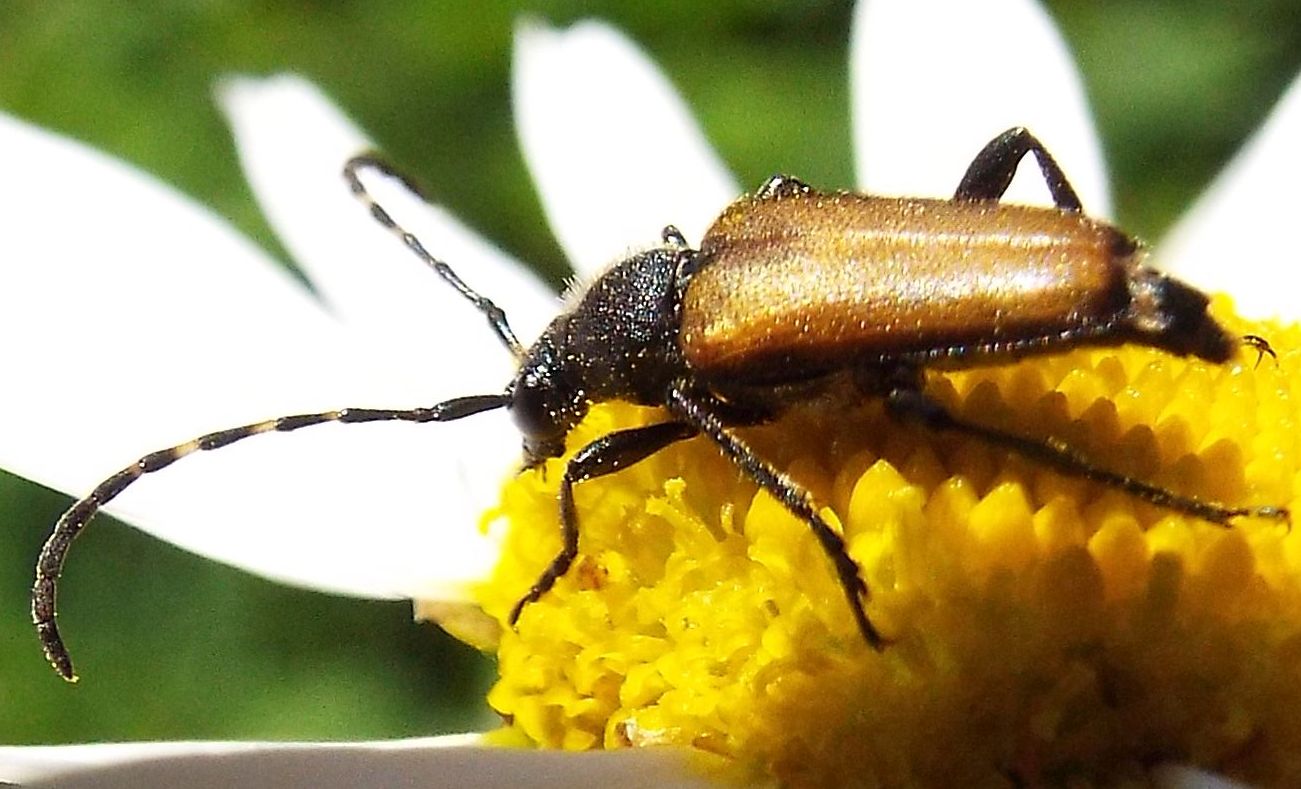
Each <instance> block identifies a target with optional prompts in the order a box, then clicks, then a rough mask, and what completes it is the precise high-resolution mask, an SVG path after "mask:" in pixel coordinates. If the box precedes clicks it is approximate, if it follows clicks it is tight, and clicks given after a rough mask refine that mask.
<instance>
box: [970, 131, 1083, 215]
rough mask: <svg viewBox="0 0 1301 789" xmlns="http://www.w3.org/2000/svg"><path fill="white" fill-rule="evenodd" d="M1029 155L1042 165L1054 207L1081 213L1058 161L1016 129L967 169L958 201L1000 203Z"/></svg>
mask: <svg viewBox="0 0 1301 789" xmlns="http://www.w3.org/2000/svg"><path fill="white" fill-rule="evenodd" d="M1027 153H1033V154H1034V158H1035V159H1036V160H1037V161H1038V162H1039V172H1041V173H1043V177H1044V181H1045V182H1046V183H1047V184H1048V191H1049V193H1050V194H1052V196H1053V204H1055V205H1056V206H1057V207H1058V208H1060V209H1062V210H1063V211H1076V212H1078V211H1080V210H1081V209H1082V206H1081V205H1080V198H1079V195H1077V194H1075V188H1074V187H1072V186H1071V182H1070V181H1068V180H1066V173H1064V172H1062V168H1061V167H1060V166H1059V165H1058V164H1057V160H1056V159H1054V158H1053V156H1052V154H1050V153H1048V150H1047V149H1046V148H1044V146H1043V143H1041V142H1039V140H1038V139H1036V138H1035V136H1034V135H1033V134H1031V133H1030V131H1029V130H1028V129H1026V128H1025V127H1024V126H1016V127H1014V128H1011V129H1008V130H1007V131H1005V132H1003V133H1002V134H1000V135H998V136H997V137H995V138H994V139H992V140H990V141H989V144H988V145H986V146H985V147H984V148H982V149H981V150H980V153H978V154H976V158H975V159H972V160H971V164H970V165H969V166H968V167H967V173H966V175H964V176H962V182H961V183H959V184H958V189H957V191H956V192H954V193H953V199H954V200H997V199H999V198H1000V197H1002V196H1003V193H1004V192H1006V191H1007V187H1008V186H1009V185H1011V183H1012V176H1014V175H1016V168H1017V166H1018V165H1019V164H1021V160H1022V159H1024V158H1025V155H1026V154H1027Z"/></svg>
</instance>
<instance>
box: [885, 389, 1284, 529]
mask: <svg viewBox="0 0 1301 789" xmlns="http://www.w3.org/2000/svg"><path fill="white" fill-rule="evenodd" d="M886 405H887V406H888V407H889V409H890V411H891V413H892V414H894V415H896V416H905V417H911V418H913V419H916V420H919V421H920V422H922V423H923V424H925V425H926V426H927V427H930V428H934V429H936V430H949V431H952V432H955V433H963V434H966V435H969V436H973V437H975V438H978V439H980V440H982V441H985V442H987V443H990V444H994V445H995V446H999V447H1003V448H1004V449H1009V450H1011V451H1013V452H1016V453H1018V454H1021V455H1024V456H1025V457H1028V458H1030V459H1032V460H1036V461H1038V462H1040V463H1046V464H1047V465H1050V466H1052V467H1054V468H1056V469H1057V470H1058V471H1062V472H1064V473H1067V474H1074V475H1075V476H1079V477H1084V478H1085V479H1088V480H1090V481H1092V482H1097V483H1100V484H1102V485H1106V486H1108V487H1112V488H1116V489H1118V490H1122V491H1124V492H1125V493H1128V494H1129V495H1131V496H1134V497H1136V498H1139V499H1142V500H1144V501H1147V502H1149V503H1151V504H1155V505H1156V506H1158V507H1164V508H1166V509H1170V510H1175V511H1176V512H1182V513H1184V514H1187V515H1192V516H1193V517H1196V518H1201V519H1203V520H1207V521H1210V522H1211V523H1217V524H1219V525H1221V526H1227V525H1229V522H1230V521H1231V520H1233V519H1234V518H1239V517H1244V516H1256V517H1262V518H1273V519H1276V520H1283V521H1287V522H1288V523H1291V515H1290V513H1289V512H1288V510H1287V509H1286V508H1284V507H1270V506H1264V507H1226V506H1224V505H1223V504H1217V503H1215V502H1209V501H1202V500H1200V499H1196V498H1193V497H1191V496H1184V495H1181V494H1179V493H1175V492H1174V491H1172V490H1167V489H1166V488H1162V487H1158V486H1156V485H1152V484H1149V483H1147V482H1143V481H1142V480H1139V479H1135V478H1133V477H1129V476H1126V475H1124V474H1120V473H1117V472H1115V471H1109V470H1107V469H1104V468H1101V467H1099V466H1097V465H1095V464H1094V463H1093V462H1092V461H1090V460H1088V459H1087V458H1085V457H1084V456H1083V455H1081V454H1080V453H1079V452H1077V451H1075V450H1074V449H1073V448H1071V447H1070V446H1069V445H1068V444H1066V442H1064V441H1062V440H1061V439H1057V438H1051V437H1049V438H1027V437H1025V436H1018V435H1015V434H1013V433H1005V432H1003V431H1002V430H998V429H996V428H992V427H985V426H983V425H978V424H975V423H973V422H968V421H966V420H964V419H961V418H959V417H957V416H954V415H953V413H951V412H950V411H949V410H948V409H947V408H945V407H944V406H943V405H942V404H941V403H939V402H937V401H935V400H933V399H932V398H930V397H929V396H927V395H926V393H925V392H922V391H921V390H920V389H914V388H911V387H898V388H895V389H893V390H891V391H890V392H889V393H888V394H887V395H886Z"/></svg>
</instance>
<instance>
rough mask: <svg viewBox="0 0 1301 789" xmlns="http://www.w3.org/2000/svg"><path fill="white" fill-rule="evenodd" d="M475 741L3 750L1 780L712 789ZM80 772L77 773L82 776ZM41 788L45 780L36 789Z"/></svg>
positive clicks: (641, 769)
mask: <svg viewBox="0 0 1301 789" xmlns="http://www.w3.org/2000/svg"><path fill="white" fill-rule="evenodd" d="M477 742H478V738H477V737H476V736H473V735H471V736H454V737H432V738H423V739H414V740H397V741H391V742H374V743H343V744H321V743H142V744H138V745H81V746H67V747H50V748H30V747H29V748H0V780H6V781H22V782H24V785H25V786H31V787H64V788H65V789H72V787H83V786H84V787H96V789H105V788H106V787H138V786H185V787H187V788H188V789H199V788H200V787H208V786H213V787H217V786H276V787H356V786H449V787H451V786H455V787H466V789H475V788H477V787H482V788H483V789H489V788H490V787H511V788H512V789H525V788H530V789H551V788H552V787H555V788H556V789H559V788H560V787H566V788H567V787H571V786H620V787H630V788H633V789H635V788H637V787H645V788H646V789H658V788H660V787H666V788H667V787H681V788H682V789H687V788H688V787H698V788H699V789H705V788H706V787H715V786H718V785H719V784H717V783H715V782H713V781H709V780H706V779H705V778H704V777H702V774H701V773H700V772H699V771H698V769H697V770H693V769H692V767H691V765H692V764H693V763H694V762H697V761H699V760H700V758H701V757H700V755H698V754H690V753H688V752H686V751H683V750H678V749H671V748H640V749H624V750H619V751H606V752H587V753H565V752H561V751H541V750H524V749H516V748H493V747H486V746H482V745H479V744H477ZM79 768H80V769H79ZM43 778H44V780H42V779H43Z"/></svg>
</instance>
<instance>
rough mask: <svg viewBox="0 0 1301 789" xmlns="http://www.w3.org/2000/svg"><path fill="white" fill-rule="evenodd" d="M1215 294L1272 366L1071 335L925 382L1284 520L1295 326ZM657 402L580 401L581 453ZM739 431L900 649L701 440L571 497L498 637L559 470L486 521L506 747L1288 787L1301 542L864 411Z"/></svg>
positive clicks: (821, 779)
mask: <svg viewBox="0 0 1301 789" xmlns="http://www.w3.org/2000/svg"><path fill="white" fill-rule="evenodd" d="M1213 309H1214V311H1216V313H1217V317H1218V319H1219V320H1221V322H1222V323H1224V324H1225V325H1226V326H1228V327H1229V329H1230V331H1232V332H1234V333H1236V334H1241V335H1247V334H1256V335H1260V336H1262V337H1264V338H1266V339H1267V340H1268V341H1269V342H1270V343H1271V344H1272V346H1273V347H1274V349H1275V350H1276V351H1277V352H1278V358H1277V360H1274V359H1271V358H1269V357H1265V358H1263V359H1261V360H1260V361H1259V362H1257V358H1256V356H1257V354H1256V351H1255V350H1253V349H1252V348H1250V347H1247V346H1244V347H1243V348H1242V349H1241V351H1240V352H1239V354H1238V355H1237V357H1236V358H1234V359H1233V360H1231V361H1229V362H1228V363H1226V364H1223V365H1213V364H1206V363H1202V362H1200V361H1197V360H1189V359H1182V358H1178V357H1173V356H1170V355H1167V354H1163V353H1160V352H1157V351H1151V350H1147V349H1143V348H1135V347H1128V346H1125V347H1119V348H1103V349H1084V350H1077V351H1071V352H1067V353H1063V354H1060V355H1054V356H1049V357H1041V358H1038V359H1034V360H1029V361H1024V362H1020V363H1017V364H1012V365H1005V366H998V367H988V368H980V369H974V370H968V371H964V372H960V373H931V374H930V377H929V378H928V380H927V392H928V393H929V394H931V395H932V396H933V397H935V398H936V399H938V400H940V401H941V402H943V403H944V404H945V405H946V406H947V407H948V408H950V409H951V410H952V411H953V412H954V413H956V414H958V415H960V416H962V417H963V418H965V419H968V420H971V421H976V422H979V423H980V424H982V425H987V426H990V427H994V428H997V429H1000V430H1003V431H1007V432H1013V433H1016V434H1018V435H1023V436H1027V437H1041V438H1047V437H1052V438H1055V439H1060V440H1061V441H1064V442H1065V443H1066V444H1067V445H1069V446H1070V447H1072V448H1073V449H1075V450H1077V451H1079V452H1080V453H1081V454H1083V455H1084V456H1086V457H1087V458H1089V459H1090V460H1091V461H1092V462H1094V463H1096V464H1097V465H1099V466H1101V467H1103V468H1107V469H1110V470H1114V471H1117V472H1120V473H1122V474H1126V475H1130V476H1133V477H1135V478H1137V479H1141V480H1144V481H1146V482H1150V483H1153V484H1156V485H1160V486H1162V487H1165V488H1169V489H1171V490H1174V491H1177V492H1179V493H1182V494H1186V495H1190V496H1194V497H1197V498H1201V499H1204V500H1208V501H1215V502H1220V503H1223V504H1226V505H1229V506H1235V507H1236V506H1257V505H1274V506H1286V507H1290V508H1291V509H1292V511H1293V512H1298V511H1301V500H1299V499H1301V466H1299V461H1301V439H1299V438H1298V436H1299V433H1298V421H1301V409H1299V407H1298V405H1299V403H1301V399H1299V398H1297V397H1294V396H1293V395H1292V394H1291V387H1292V384H1293V383H1294V382H1296V381H1297V380H1298V376H1299V375H1301V329H1298V328H1297V327H1294V326H1280V325H1275V324H1248V323H1246V322H1244V321H1241V320H1238V319H1236V318H1235V317H1233V315H1232V314H1231V310H1230V307H1229V305H1228V304H1227V303H1226V302H1224V301H1217V302H1216V303H1215V304H1214V306H1213ZM664 418H665V417H664V415H663V413H662V412H660V411H656V410H652V409H639V408H634V407H631V406H623V405H618V404H615V405H601V406H597V407H595V408H593V410H592V413H591V414H590V415H589V417H588V418H587V419H586V420H585V421H584V422H583V423H582V424H581V425H580V426H579V427H578V428H576V429H575V430H574V431H573V434H572V435H571V436H570V438H569V450H570V452H572V451H574V450H576V449H578V448H579V447H581V446H583V445H584V444H586V443H587V442H590V441H592V440H593V439H595V438H597V437H599V436H602V435H605V434H607V433H609V432H611V431H613V430H618V429H621V428H627V427H631V426H635V425H640V424H647V423H650V422H654V421H658V420H662V419H664ZM738 433H739V434H740V435H742V436H743V437H744V439H745V440H746V441H747V442H749V443H750V444H751V445H752V446H753V448H754V449H755V451H756V452H757V453H758V454H759V455H760V456H761V457H763V458H765V459H767V460H769V461H771V462H772V463H774V464H775V465H776V466H777V467H778V468H780V469H782V470H783V471H784V472H785V473H786V474H788V475H789V476H790V477H791V478H793V479H795V480H797V481H798V482H799V483H800V484H802V485H803V486H805V487H806V488H808V489H809V490H810V491H811V492H812V493H813V495H814V497H815V499H816V500H817V501H818V502H819V504H820V506H821V507H822V510H821V511H822V514H823V515H824V516H825V518H826V519H827V521H828V522H830V523H832V524H833V525H834V526H836V527H837V528H839V529H841V530H842V531H843V534H844V536H845V541H846V544H847V546H848V549H849V552H850V554H851V555H852V556H853V558H854V559H855V560H856V561H857V562H858V564H859V565H860V567H861V568H862V572H863V580H864V581H866V583H867V585H868V587H869V588H870V590H871V595H870V599H869V601H868V604H867V612H868V615H869V616H870V617H871V619H872V621H873V623H874V624H875V625H876V626H877V627H878V628H879V630H880V631H881V633H882V635H883V636H884V637H885V638H886V639H887V641H888V644H887V645H886V646H885V648H884V649H883V650H882V651H880V652H878V651H875V650H873V649H872V648H871V647H869V646H868V645H867V644H866V643H865V642H864V640H863V638H862V636H861V635H860V633H859V631H858V629H857V628H856V626H855V624H854V620H853V617H852V614H851V612H850V610H849V607H848V605H847V603H846V600H845V597H844V593H843V591H842V589H841V587H840V585H839V584H838V582H837V580H836V576H835V572H834V570H833V568H832V566H831V563H830V561H829V560H828V559H827V556H826V555H825V554H824V552H823V551H822V549H821V547H820V546H819V544H818V542H817V540H816V539H815V538H814V536H813V534H812V533H811V532H810V530H809V528H808V526H807V525H806V524H804V523H803V522H801V521H800V520H798V519H796V518H795V517H793V516H792V515H790V514H789V513H788V512H787V511H786V510H785V509H784V508H783V507H782V506H781V505H780V504H779V503H778V502H777V501H776V500H774V499H773V498H772V497H770V496H769V495H768V494H767V493H764V492H761V491H759V490H758V489H757V488H756V486H755V484H754V483H753V482H751V481H750V480H749V479H747V477H746V476H745V475H744V474H743V473H742V472H740V471H739V470H738V469H737V468H736V467H735V466H733V465H732V464H730V463H729V462H728V461H727V460H726V459H725V458H723V456H722V455H721V454H720V453H719V451H718V450H717V449H716V448H715V447H714V446H713V445H712V444H711V443H710V442H709V441H708V440H707V439H702V438H696V439H693V440H689V441H685V442H682V443H679V444H677V445H675V446H673V447H670V448H668V449H666V450H664V451H662V452H660V453H658V454H656V455H654V456H652V457H651V458H649V459H647V460H645V461H643V462H641V463H638V464H636V465H634V466H632V467H630V468H627V469H624V470H621V471H619V472H618V473H615V474H611V475H608V476H605V477H602V478H598V479H594V480H590V481H586V482H582V483H581V484H578V485H576V486H575V498H576V503H577V511H578V517H579V524H580V540H579V550H580V552H579V557H578V559H577V560H576V561H575V563H574V566H573V567H572V568H571V569H570V571H569V572H568V573H566V574H565V576H564V577H563V578H561V579H560V580H559V582H558V583H557V584H556V585H555V588H554V589H552V590H551V591H550V592H548V593H547V594H545V595H543V597H542V598H541V599H540V600H539V601H537V602H536V603H533V604H530V605H528V606H526V607H525V608H524V610H523V613H522V615H521V616H520V619H519V622H518V625H517V627H516V628H514V629H512V628H510V627H508V626H507V625H506V618H507V616H508V615H509V612H510V610H511V607H512V606H513V605H514V603H515V602H516V601H517V600H518V599H520V598H521V597H522V596H523V595H524V594H525V593H526V592H527V591H528V589H529V587H530V586H531V585H532V584H533V583H534V581H535V580H536V579H537V578H538V576H539V575H540V574H541V573H542V571H543V569H544V568H545V567H546V566H547V565H548V563H549V562H550V561H551V559H552V558H553V557H554V556H555V555H556V553H557V552H558V551H559V549H560V525H559V515H558V509H557V503H556V496H557V488H558V485H559V482H560V479H561V477H562V475H563V472H564V462H565V461H564V459H557V460H553V461H549V462H548V463H547V464H546V465H545V467H543V468H538V469H535V470H532V471H529V472H526V473H524V474H522V475H520V476H518V477H516V478H515V479H513V480H512V481H511V482H510V483H509V484H508V485H507V486H506V488H505V489H504V491H503V494H502V500H501V504H500V506H499V508H498V509H496V510H495V511H494V512H492V513H489V515H488V516H487V517H486V521H487V522H490V523H492V524H493V525H503V524H504V525H505V527H506V528H507V530H508V531H507V537H506V540H505V547H504V553H503V556H502V559H501V561H500V564H499V566H498V568H497V571H496V573H495V576H494V577H493V578H492V580H491V581H490V582H489V583H487V584H485V585H484V587H483V588H482V589H481V590H480V591H479V602H480V604H481V605H482V607H483V610H484V611H485V612H486V613H487V614H488V615H490V616H491V617H493V618H495V619H496V620H497V621H498V622H499V623H500V624H501V628H502V632H501V637H500V639H499V642H498V644H497V659H498V666H499V672H500V678H499V679H498V681H497V683H496V685H495V687H494V688H493V689H492V691H491V693H490V695H489V698H488V701H489V703H490V704H491V705H492V707H493V708H494V709H496V710H497V711H498V712H499V713H500V714H501V715H502V716H503V719H504V720H505V721H506V724H505V725H506V727H507V728H508V729H509V730H510V731H511V733H512V736H514V737H516V738H517V739H518V738H522V739H524V740H526V741H528V742H530V743H532V744H534V745H537V746H540V747H548V748H563V749H573V750H587V749H618V748H637V747H646V746H658V745H676V746H684V747H687V748H691V749H696V750H697V751H700V752H703V753H707V754H709V755H710V757H711V763H712V761H714V760H717V758H716V757H722V758H721V761H722V762H724V763H726V764H728V765H730V767H729V768H728V769H729V770H734V771H735V776H733V777H735V778H739V779H741V780H754V779H762V780H769V781H771V780H776V781H777V782H778V783H780V784H782V785H790V786H869V787H870V786H883V787H885V786H961V785H971V786H1015V785H1026V784H1030V785H1037V784H1039V783H1050V784H1067V783H1069V784H1071V785H1090V784H1091V783H1094V782H1114V781H1117V780H1124V779H1126V778H1127V777H1133V776H1139V775H1141V774H1142V773H1143V771H1144V770H1145V769H1146V768H1148V767H1150V766H1152V765H1153V764H1156V763H1161V762H1169V761H1177V762H1184V763H1191V764H1194V765H1198V766H1201V767H1203V768H1207V769H1211V770H1215V771H1219V772H1223V773H1226V774H1228V775H1231V776H1234V777H1237V778H1239V779H1242V780H1246V781H1249V782H1253V783H1260V784H1265V785H1275V786H1284V785H1301V715H1298V714H1297V710H1301V530H1294V529H1292V528H1290V527H1289V525H1288V524H1286V523H1284V522H1282V521H1279V520H1275V519H1269V518H1262V517H1242V518H1238V519H1236V520H1235V521H1234V522H1233V523H1232V524H1231V526H1230V527H1227V528H1226V527H1223V526H1219V525H1215V524H1212V523H1208V522H1206V521H1202V520H1198V519H1197V518H1193V517H1190V516H1186V515H1182V514H1179V513H1175V512H1171V511H1170V510H1167V509H1163V508H1161V507H1158V506H1154V505H1152V504H1149V503H1145V502H1142V501H1139V500H1137V499H1135V498H1134V497H1133V496H1130V495H1128V494H1126V493H1123V492H1119V491H1116V490H1113V489H1110V488H1108V487H1105V486H1103V485H1100V484H1098V483H1094V482H1089V481H1086V480H1082V479H1080V478H1077V477H1071V476H1067V475H1064V474H1062V473H1060V472H1058V471H1056V470H1054V469H1052V468H1049V467H1046V466H1044V465H1043V464H1041V463H1037V462H1035V461H1033V460H1030V459H1027V458H1024V457H1020V456H1017V455H1015V454H1013V453H1011V452H1009V451H1007V450H1003V449H999V448H996V447H992V446H990V445H988V444H987V443H982V442H981V441H980V440H978V439H976V438H972V437H964V436H957V435H953V434H945V433H936V432H934V431H931V430H928V429H926V428H924V427H922V426H919V425H912V424H908V423H900V422H898V421H896V420H894V419H892V418H891V417H890V416H889V415H888V414H886V412H885V410H884V408H883V406H882V405H881V403H879V402H875V401H873V400H871V399H866V400H864V401H863V402H851V403H846V402H843V401H839V400H836V401H831V400H828V401H825V402H813V403H809V404H806V405H800V406H797V407H795V408H792V409H791V410H790V411H789V412H788V413H786V414H785V415H784V416H783V417H782V418H781V419H780V420H779V421H777V422H775V423H772V424H769V425H764V426H760V427H752V428H744V429H739V430H738Z"/></svg>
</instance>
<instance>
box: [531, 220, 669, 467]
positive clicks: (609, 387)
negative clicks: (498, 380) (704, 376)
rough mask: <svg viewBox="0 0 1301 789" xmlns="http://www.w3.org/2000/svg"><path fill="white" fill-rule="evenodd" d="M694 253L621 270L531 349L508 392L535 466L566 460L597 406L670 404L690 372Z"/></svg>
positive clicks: (652, 258) (660, 255)
mask: <svg viewBox="0 0 1301 789" xmlns="http://www.w3.org/2000/svg"><path fill="white" fill-rule="evenodd" d="M693 254H694V252H692V251H691V250H688V249H683V248H679V247H674V246H666V247H660V248H656V249H652V250H649V251H646V252H642V253H639V254H636V255H633V256H631V257H629V258H627V259H625V260H622V261H620V262H618V263H616V264H614V265H613V266H611V267H610V268H609V269H607V270H606V271H605V272H604V273H602V274H601V275H600V276H598V277H597V278H596V279H594V280H593V281H592V282H591V283H590V284H589V285H588V286H587V288H586V289H585V290H583V291H582V292H581V294H579V295H578V296H577V297H576V298H573V299H571V300H572V301H573V307H572V308H571V309H570V310H569V311H567V312H565V313H564V314H562V315H560V316H559V317H557V318H556V319H555V320H554V321H552V322H551V324H550V325H549V326H548V327H547V328H546V331H544V332H543V333H542V336H541V337H539V338H538V340H537V342H535V343H534V344H533V345H532V347H530V348H529V351H528V353H527V354H526V356H525V358H524V362H523V364H522V365H521V366H520V369H519V372H518V373H517V374H516V376H515V379H514V380H513V381H512V382H511V384H510V387H509V388H508V389H507V393H508V394H509V395H510V396H511V405H510V407H509V408H510V410H511V412H512V414H513V416H514V418H515V422H516V424H517V425H518V426H519V428H520V431H521V432H522V433H523V434H524V448H525V454H526V455H528V456H529V459H530V460H531V461H535V462H536V461H538V460H541V459H545V458H547V457H555V456H558V455H560V454H562V453H563V450H564V446H563V444H564V437H565V435H566V434H567V433H568V432H569V430H570V429H571V428H572V427H573V426H574V425H576V424H577V423H578V421H579V420H580V419H582V418H583V416H584V415H585V414H586V413H587V409H588V407H589V406H590V404H591V403H594V402H603V401H606V400H625V401H628V402H632V403H639V404H642V405H658V404H659V403H661V402H663V396H664V391H665V388H666V387H667V386H668V384H669V382H671V381H672V380H673V379H674V378H677V377H679V376H681V375H682V373H683V362H682V356H681V352H680V351H679V350H678V343H677V337H678V325H679V322H680V320H681V317H680V313H681V298H680V293H679V287H678V284H677V277H678V271H679V268H680V267H681V265H682V263H683V262H684V261H686V260H688V259H689V258H690V256H691V255H693Z"/></svg>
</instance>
